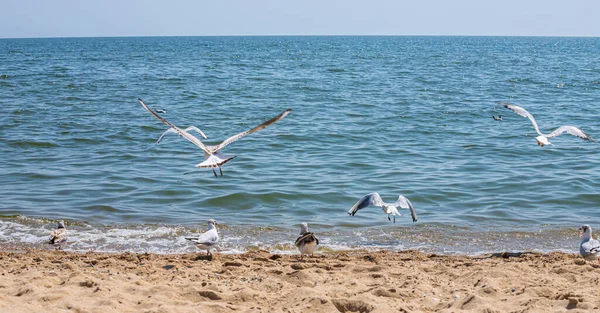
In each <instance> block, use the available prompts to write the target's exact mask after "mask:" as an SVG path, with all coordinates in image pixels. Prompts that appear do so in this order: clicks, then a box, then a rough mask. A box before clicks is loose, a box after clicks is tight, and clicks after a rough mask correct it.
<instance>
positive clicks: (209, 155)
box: [138, 98, 292, 177]
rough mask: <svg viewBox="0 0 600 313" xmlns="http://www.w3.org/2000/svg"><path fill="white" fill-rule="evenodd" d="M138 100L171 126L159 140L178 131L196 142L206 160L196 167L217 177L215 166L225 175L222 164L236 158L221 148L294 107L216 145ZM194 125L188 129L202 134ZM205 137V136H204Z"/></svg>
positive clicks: (260, 127) (262, 126) (278, 118)
mask: <svg viewBox="0 0 600 313" xmlns="http://www.w3.org/2000/svg"><path fill="white" fill-rule="evenodd" d="M138 100H139V101H140V103H141V104H142V106H143V107H144V109H146V111H148V112H150V114H152V115H154V117H156V118H157V119H159V120H160V121H161V122H163V123H165V124H167V125H168V126H170V127H171V128H170V129H169V130H167V131H166V132H165V133H163V135H162V136H161V138H159V139H158V141H160V140H161V139H162V137H163V136H164V135H165V134H166V133H168V132H176V133H178V134H179V135H180V136H182V137H184V138H185V139H187V140H188V141H189V142H191V143H193V144H195V145H196V146H198V147H200V149H202V150H203V151H204V162H201V163H198V164H196V167H202V168H212V170H213V174H215V177H217V172H216V171H215V168H219V172H220V173H221V176H223V170H222V169H221V166H223V165H224V164H225V163H227V162H229V161H231V160H232V159H233V158H235V156H225V155H222V154H221V150H222V149H223V148H225V147H226V146H227V145H229V144H231V143H232V142H234V141H236V140H238V139H240V138H242V137H244V136H246V135H249V134H252V133H254V132H256V131H259V130H261V129H263V128H265V127H267V126H269V125H271V124H273V123H275V122H277V121H279V120H280V119H282V118H284V117H286V116H287V115H288V114H289V113H290V112H291V111H292V109H287V110H285V111H283V113H281V114H279V115H277V116H276V117H274V118H272V119H270V120H268V121H266V122H264V123H262V124H260V125H258V126H256V127H254V128H252V129H250V130H247V131H244V132H241V133H239V134H237V135H234V136H231V137H229V138H227V139H225V140H224V141H223V142H221V143H220V144H218V145H216V146H207V145H205V144H203V143H202V142H201V141H200V139H198V138H196V137H195V136H194V135H192V134H190V133H189V132H188V131H186V130H183V129H181V128H179V127H177V126H175V125H173V124H171V123H169V122H168V121H167V120H165V119H164V118H162V117H161V116H159V115H158V114H156V113H154V112H153V111H152V110H150V109H149V108H148V107H147V106H146V104H145V103H144V101H142V99H140V98H138ZM192 127H193V126H190V127H188V128H187V129H188V130H197V131H198V132H199V133H200V134H201V135H202V134H203V133H202V132H201V131H200V130H199V129H197V128H196V127H194V128H192ZM203 137H204V136H203Z"/></svg>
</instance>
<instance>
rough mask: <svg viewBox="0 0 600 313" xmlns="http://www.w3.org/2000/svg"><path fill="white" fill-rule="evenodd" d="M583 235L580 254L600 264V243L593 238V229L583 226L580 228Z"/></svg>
mask: <svg viewBox="0 0 600 313" xmlns="http://www.w3.org/2000/svg"><path fill="white" fill-rule="evenodd" d="M579 234H580V235H581V244H580V245H579V254H581V256H582V257H583V258H584V259H586V260H588V261H596V260H598V261H599V262H600V241H598V240H596V239H594V238H592V227H590V225H583V226H581V228H579Z"/></svg>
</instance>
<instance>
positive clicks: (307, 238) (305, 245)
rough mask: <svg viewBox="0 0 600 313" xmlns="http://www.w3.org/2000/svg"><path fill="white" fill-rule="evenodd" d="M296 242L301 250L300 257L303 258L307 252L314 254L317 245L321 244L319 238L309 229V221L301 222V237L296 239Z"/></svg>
mask: <svg viewBox="0 0 600 313" xmlns="http://www.w3.org/2000/svg"><path fill="white" fill-rule="evenodd" d="M294 244H295V245H296V247H298V250H300V258H302V256H303V255H305V254H310V255H312V254H313V251H314V250H315V247H316V246H317V245H318V244H319V239H317V237H316V236H315V235H314V234H313V233H311V232H309V231H308V224H307V223H302V224H300V237H298V239H296V242H295V243H294Z"/></svg>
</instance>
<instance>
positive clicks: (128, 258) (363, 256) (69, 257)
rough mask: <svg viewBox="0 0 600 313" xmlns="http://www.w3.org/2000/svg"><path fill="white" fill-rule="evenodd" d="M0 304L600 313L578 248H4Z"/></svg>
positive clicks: (592, 268) (597, 274)
mask: <svg viewBox="0 0 600 313" xmlns="http://www.w3.org/2000/svg"><path fill="white" fill-rule="evenodd" d="M0 264H1V267H0V272H1V277H0V312H3V313H6V312H334V313H335V312H361V313H367V312H567V311H568V312H600V309H599V307H600V286H599V279H600V265H598V263H590V262H585V261H583V260H582V259H580V258H578V256H577V255H574V254H564V253H551V254H533V253H523V254H506V253H505V254H498V255H491V256H483V257H467V256H440V255H431V254H424V253H420V252H415V251H406V252H386V251H379V252H366V251H362V252H347V253H330V254H325V255H316V256H314V257H312V258H305V259H304V260H300V259H299V258H298V256H297V255H274V254H270V253H268V252H265V251H256V252H249V253H245V254H237V255H222V254H215V255H214V258H213V259H212V260H208V259H207V258H206V257H205V256H204V255H203V254H202V255H201V254H183V255H156V254H133V253H121V254H110V253H84V254H82V253H71V252H62V251H43V250H31V251H27V252H0Z"/></svg>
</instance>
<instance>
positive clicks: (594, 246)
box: [580, 239, 600, 256]
mask: <svg viewBox="0 0 600 313" xmlns="http://www.w3.org/2000/svg"><path fill="white" fill-rule="evenodd" d="M580 250H581V251H580V252H581V254H582V255H584V256H587V255H590V254H592V253H597V252H600V241H598V240H595V239H590V240H588V241H587V242H585V243H583V244H581V247H580Z"/></svg>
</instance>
